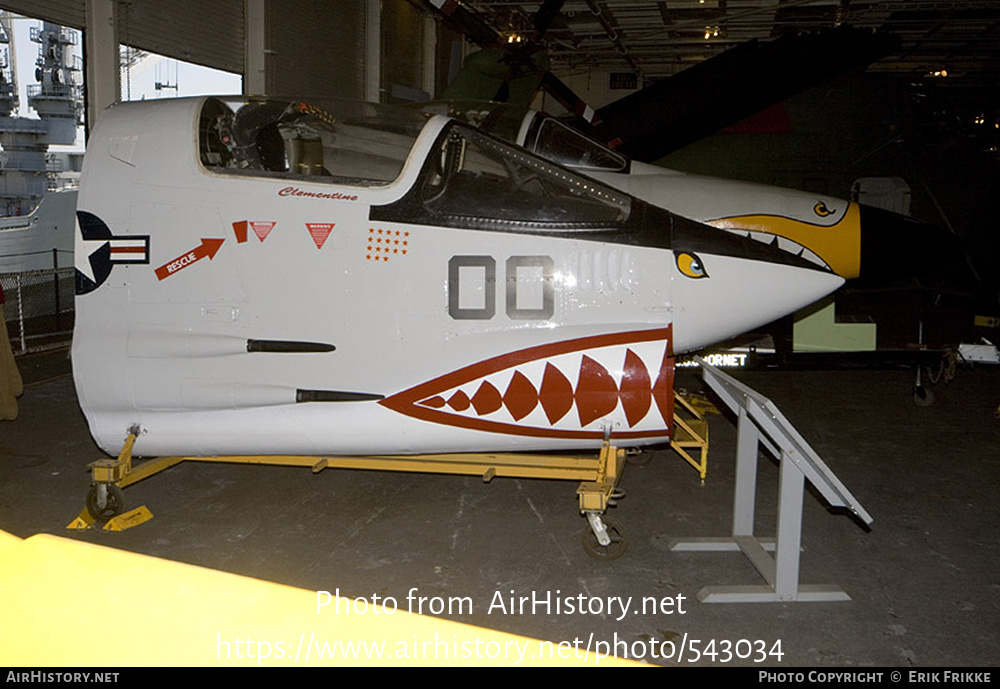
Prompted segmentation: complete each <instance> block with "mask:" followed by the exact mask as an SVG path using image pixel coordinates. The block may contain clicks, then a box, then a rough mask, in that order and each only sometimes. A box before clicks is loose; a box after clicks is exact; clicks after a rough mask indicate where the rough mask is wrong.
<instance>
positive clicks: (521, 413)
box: [503, 371, 538, 421]
mask: <svg viewBox="0 0 1000 689" xmlns="http://www.w3.org/2000/svg"><path fill="white" fill-rule="evenodd" d="M503 405H504V406H505V407H507V411H509V412H510V415H511V416H513V417H514V420H515V421H520V420H521V419H523V418H524V417H525V416H527V415H528V414H530V413H531V412H533V411H534V410H535V407H537V406H538V391H537V390H535V386H534V385H532V384H531V381H530V380H528V378H527V376H525V375H524V374H523V373H521V372H520V371H517V372H515V373H514V377H513V378H511V379H510V385H508V386H507V392H505V393H504V395H503Z"/></svg>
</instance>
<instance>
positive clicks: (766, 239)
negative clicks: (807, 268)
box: [720, 227, 832, 270]
mask: <svg viewBox="0 0 1000 689" xmlns="http://www.w3.org/2000/svg"><path fill="white" fill-rule="evenodd" d="M720 229H724V230H725V231H726V232H729V233H731V234H735V235H737V236H739V237H749V238H750V239H753V240H756V241H758V242H760V243H761V244H770V245H771V246H776V247H778V248H779V249H782V250H784V251H787V252H788V253H790V254H792V255H793V256H798V257H800V258H804V259H806V260H807V261H809V262H810V263H815V264H816V265H818V266H820V267H821V268H826V269H827V270H832V269H831V268H830V266H829V264H828V263H827V262H826V261H824V260H823V259H822V258H820V257H819V256H818V255H817V254H816V253H815V252H813V251H810V250H809V249H807V248H806V247H804V246H802V245H801V244H799V243H798V242H796V241H794V240H792V239H789V238H788V237H782V236H780V235H776V234H771V233H770V232H760V231H758V230H741V229H736V228H729V227H724V228H720Z"/></svg>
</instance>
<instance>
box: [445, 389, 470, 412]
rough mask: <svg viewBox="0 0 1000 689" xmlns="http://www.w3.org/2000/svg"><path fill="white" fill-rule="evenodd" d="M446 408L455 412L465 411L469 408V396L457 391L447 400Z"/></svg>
mask: <svg viewBox="0 0 1000 689" xmlns="http://www.w3.org/2000/svg"><path fill="white" fill-rule="evenodd" d="M448 406H449V407H451V408H452V409H454V410H455V411H465V410H466V409H468V408H469V396H468V395H466V394H465V393H464V392H462V391H461V390H459V391H458V392H456V393H455V394H454V395H452V396H451V397H449V398H448Z"/></svg>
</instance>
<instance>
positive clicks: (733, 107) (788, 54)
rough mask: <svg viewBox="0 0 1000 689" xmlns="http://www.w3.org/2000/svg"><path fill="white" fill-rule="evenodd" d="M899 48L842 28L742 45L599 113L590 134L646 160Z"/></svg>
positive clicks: (885, 38) (881, 37) (893, 40)
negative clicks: (598, 122) (597, 123)
mask: <svg viewBox="0 0 1000 689" xmlns="http://www.w3.org/2000/svg"><path fill="white" fill-rule="evenodd" d="M898 46H899V39H898V37H896V36H893V35H890V34H885V33H876V32H872V31H868V30H865V29H856V28H854V27H851V26H847V25H844V26H840V27H838V28H836V29H831V30H828V31H823V32H818V33H809V34H789V35H786V36H783V37H781V38H778V39H775V40H773V41H769V42H766V43H759V42H757V41H756V40H754V41H748V42H747V43H742V44H740V45H738V46H736V47H735V48H732V49H730V50H728V51H726V52H724V53H721V54H720V55H717V56H716V57H713V58H711V59H709V60H705V61H704V62H701V63H699V64H697V65H695V66H693V67H689V68H688V69H686V70H684V71H683V72H680V73H678V74H675V75H674V76H672V77H669V78H667V79H663V80H661V81H658V82H656V83H655V84H653V85H651V86H648V87H646V88H644V89H642V90H641V91H638V92H637V93H634V94H632V95H630V96H626V97H625V98H622V99H620V100H617V101H615V102H614V103H611V104H610V105H607V106H605V107H603V108H601V109H600V110H599V111H598V113H597V115H598V117H599V118H600V120H601V122H600V124H599V125H598V126H597V127H596V128H595V130H594V131H593V132H592V133H591V134H590V135H591V136H593V137H594V138H596V139H597V140H598V141H601V142H604V143H606V144H608V145H611V146H612V147H614V148H617V149H618V150H619V151H621V152H622V153H624V154H625V155H627V156H630V157H632V158H634V159H636V160H640V161H643V162H652V161H654V160H657V159H659V158H662V157H663V156H665V155H667V154H668V153H671V152H673V151H675V150H677V149H679V148H682V147H684V146H686V145H688V144H690V143H692V142H694V141H697V140H698V139H700V138H702V137H704V136H707V135H708V134H711V133H713V132H715V131H718V130H719V129H722V128H724V127H726V126H728V125H731V124H735V123H736V122H739V121H740V120H742V119H744V118H746V117H749V116H750V115H752V114H754V113H756V112H759V111H761V110H763V109H764V108H766V107H767V106H769V105H772V104H774V103H778V102H780V101H782V100H785V99H786V98H788V97H789V96H791V95H793V94H795V93H798V92H800V91H802V90H805V89H806V88H808V87H810V86H813V85H815V84H818V83H821V82H823V81H825V80H827V79H829V78H831V77H833V76H836V75H837V74H842V73H844V72H847V71H850V70H851V69H855V68H857V67H860V66H862V65H867V64H869V63H871V62H874V61H875V60H878V59H879V58H881V57H884V56H885V55H888V54H890V53H892V52H893V51H894V50H897V49H898Z"/></svg>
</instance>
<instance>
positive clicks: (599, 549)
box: [583, 517, 628, 561]
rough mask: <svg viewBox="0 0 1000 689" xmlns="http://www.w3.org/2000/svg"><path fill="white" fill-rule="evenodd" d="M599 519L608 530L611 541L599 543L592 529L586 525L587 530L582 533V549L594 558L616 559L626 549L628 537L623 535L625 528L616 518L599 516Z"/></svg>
mask: <svg viewBox="0 0 1000 689" xmlns="http://www.w3.org/2000/svg"><path fill="white" fill-rule="evenodd" d="M601 521H602V522H604V528H605V529H607V531H608V536H609V537H610V538H611V543H609V544H608V545H601V544H600V543H599V542H598V540H597V536H595V535H594V531H593V529H591V528H590V527H589V526H588V528H587V531H586V532H584V534H583V549H584V550H585V551H586V552H587V555H590V556H591V557H592V558H594V559H595V560H603V561H610V560H617V559H618V558H620V557H621V556H622V555H624V554H625V551H626V550H627V549H628V537H627V536H626V535H625V529H624V528H623V527H622V525H621V524H619V523H618V521H617V520H615V519H611V518H610V517H601Z"/></svg>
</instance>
